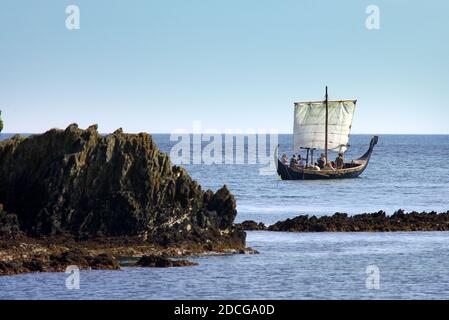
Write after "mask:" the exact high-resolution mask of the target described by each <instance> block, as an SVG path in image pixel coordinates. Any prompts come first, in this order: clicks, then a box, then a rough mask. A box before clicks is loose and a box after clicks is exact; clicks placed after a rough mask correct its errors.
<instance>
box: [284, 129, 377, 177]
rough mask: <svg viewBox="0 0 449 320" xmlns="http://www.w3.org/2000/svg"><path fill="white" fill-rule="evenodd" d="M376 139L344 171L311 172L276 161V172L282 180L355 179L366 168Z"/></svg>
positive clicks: (375, 137) (311, 170)
mask: <svg viewBox="0 0 449 320" xmlns="http://www.w3.org/2000/svg"><path fill="white" fill-rule="evenodd" d="M377 141H378V137H377V136H374V137H373V138H372V139H371V143H370V147H369V149H368V151H367V152H366V153H365V154H364V155H363V156H361V157H360V158H359V159H357V160H353V161H352V162H350V163H346V164H345V168H344V169H339V170H335V171H333V170H313V169H292V168H290V167H289V166H287V165H285V164H283V163H282V161H280V160H279V159H277V172H278V174H279V176H280V177H281V179H282V180H318V179H349V178H356V177H358V176H359V175H361V174H362V173H363V171H365V169H366V168H367V166H368V163H369V160H370V158H371V154H372V152H373V149H374V146H375V145H376V144H377Z"/></svg>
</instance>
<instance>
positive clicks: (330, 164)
mask: <svg viewBox="0 0 449 320" xmlns="http://www.w3.org/2000/svg"><path fill="white" fill-rule="evenodd" d="M323 170H332V171H335V167H334V165H333V163H332V161H328V162H327V163H326V164H325V165H324V167H323Z"/></svg>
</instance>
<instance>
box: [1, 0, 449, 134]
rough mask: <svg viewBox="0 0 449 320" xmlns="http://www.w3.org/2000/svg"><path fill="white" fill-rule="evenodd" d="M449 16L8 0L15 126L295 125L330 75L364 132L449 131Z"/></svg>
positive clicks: (235, 3) (394, 1) (295, 4)
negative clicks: (73, 24)
mask: <svg viewBox="0 0 449 320" xmlns="http://www.w3.org/2000/svg"><path fill="white" fill-rule="evenodd" d="M69 5H77V6H78V7H79V9H80V29H79V30H69V29H67V28H66V18H67V14H66V7H67V6H69ZM369 5H376V6H377V7H378V8H379V13H380V29H368V28H366V25H365V21H366V19H367V17H368V16H369V14H367V13H366V9H367V7H368V6H369ZM448 14H449V1H446V0H428V1H419V2H418V1H405V0H385V1H384V0H369V1H356V0H347V1H331V0H328V1H325V0H322V1H316V0H310V1H309V0H302V1H301V0H277V1H275V0H164V1H162V0H161V1H152V0H126V1H125V0H120V1H119V0H115V1H114V0H95V1H92V0H70V1H65V0H40V1H32V0H28V1H24V0H2V1H1V2H0V110H2V118H3V121H4V130H3V132H11V133H12V132H22V133H37V132H43V131H46V130H47V129H49V128H53V127H58V128H65V127H66V126H67V125H69V124H70V123H73V122H76V123H78V124H79V125H80V127H87V126H89V125H91V124H94V123H96V124H98V125H99V131H100V132H104V133H107V132H112V131H114V130H115V129H117V128H119V127H122V128H123V129H124V130H125V131H127V132H142V131H145V132H150V133H170V132H173V131H174V130H179V129H183V130H187V131H192V126H193V122H194V121H200V122H201V127H202V130H203V131H208V130H218V131H222V132H224V131H225V130H238V129H240V130H248V129H253V130H263V129H265V130H277V131H278V132H280V133H290V132H292V127H293V102H294V101H303V100H306V101H309V100H320V99H322V98H323V96H324V88H325V86H326V85H327V86H328V87H329V95H330V99H357V100H358V104H357V109H356V113H355V117H354V122H353V130H352V132H353V133H371V134H386V133H393V134H399V133H411V134H448V133H449V102H448V101H449V99H448V98H447V95H448V94H449V58H448V57H449V19H448Z"/></svg>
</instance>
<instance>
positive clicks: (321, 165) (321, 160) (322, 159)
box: [316, 153, 326, 169]
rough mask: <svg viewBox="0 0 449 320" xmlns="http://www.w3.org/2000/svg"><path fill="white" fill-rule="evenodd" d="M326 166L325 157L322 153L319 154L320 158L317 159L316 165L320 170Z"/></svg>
mask: <svg viewBox="0 0 449 320" xmlns="http://www.w3.org/2000/svg"><path fill="white" fill-rule="evenodd" d="M325 164H326V155H325V154H324V153H322V154H321V156H320V158H319V159H318V161H317V163H316V165H317V166H318V167H319V168H320V169H323V168H324V165H325Z"/></svg>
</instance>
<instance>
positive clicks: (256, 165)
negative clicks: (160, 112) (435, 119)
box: [0, 134, 449, 300]
mask: <svg viewBox="0 0 449 320" xmlns="http://www.w3.org/2000/svg"><path fill="white" fill-rule="evenodd" d="M9 136H10V135H7V134H2V135H1V139H5V138H8V137H9ZM190 137H191V139H190V142H189V143H188V144H186V145H190V147H191V149H192V150H194V149H195V141H197V140H198V139H195V138H194V137H193V136H190ZM153 138H154V139H155V141H156V142H157V144H158V146H159V148H160V149H161V150H163V151H165V152H168V153H173V150H174V149H173V148H174V147H176V146H179V144H180V143H181V141H180V140H179V139H180V138H179V137H178V138H177V139H178V140H177V139H176V137H171V136H170V135H168V134H155V135H153ZM171 138H173V141H172V139H171ZM263 138H265V137H258V139H261V140H260V141H262V139H263ZM370 139H371V136H370V135H352V136H351V140H350V147H349V149H348V151H347V152H346V154H345V158H346V159H356V158H358V157H360V156H361V155H362V154H363V153H364V152H365V151H366V150H367V148H368V146H369V142H370ZM204 140H207V141H209V140H208V137H207V139H204ZM222 140H223V141H222V143H223V148H222V150H221V151H222V153H225V152H226V147H224V144H225V140H226V137H223V139H222ZM237 140H238V139H235V141H236V144H237V145H238V142H237ZM256 140H257V139H256ZM238 141H241V143H242V144H243V148H241V150H243V152H244V153H245V156H244V158H243V159H244V160H245V161H243V163H238V164H237V163H233V162H238V161H231V162H232V163H222V162H226V161H225V160H224V159H225V154H222V155H223V161H218V160H217V161H215V163H212V164H210V162H211V161H210V159H209V158H208V157H207V154H209V155H211V154H212V155H215V153H214V152H215V151H213V152H212V153H210V148H209V149H207V145H209V146H210V143H209V142H204V141H203V142H202V143H201V142H200V144H201V148H199V150H200V153H201V150H202V151H204V150H206V151H207V154H206V153H204V154H205V157H204V159H203V158H202V157H201V159H200V160H199V163H198V161H195V159H196V160H198V157H197V158H195V156H194V155H193V151H190V152H192V153H191V154H190V157H187V158H190V160H189V159H187V158H184V163H183V164H182V166H184V167H185V168H186V169H187V171H188V172H189V173H190V175H191V176H192V177H193V178H194V179H196V180H197V181H198V182H199V183H200V184H201V186H202V187H203V189H212V190H214V191H215V190H217V189H219V188H220V187H222V186H223V185H224V184H226V185H227V187H228V188H229V189H230V191H231V192H232V193H233V194H234V195H235V197H236V200H237V210H238V214H237V217H236V222H241V221H244V220H255V221H257V222H263V223H265V224H267V225H270V224H272V223H274V222H276V221H279V220H284V219H287V218H291V217H295V216H298V215H305V214H307V215H315V216H321V215H330V214H333V213H335V212H345V213H348V214H350V215H353V214H359V213H366V212H377V211H380V210H383V211H385V212H386V213H387V214H392V213H394V212H395V211H396V210H398V209H404V210H406V211H436V212H446V211H448V210H449V161H448V160H449V135H380V136H379V143H378V145H377V146H376V147H375V149H374V152H373V155H372V158H371V161H370V163H369V166H368V168H367V169H366V171H365V172H364V173H363V174H362V175H361V176H360V177H359V178H355V179H346V180H329V181H326V180H316V181H282V180H280V179H279V178H278V176H277V175H276V174H275V172H271V173H270V170H264V169H267V168H269V166H270V165H269V164H267V163H265V162H264V161H265V160H266V159H269V158H270V157H272V155H271V152H272V151H273V148H272V146H271V145H270V144H269V143H268V142H267V144H266V145H264V144H260V146H261V148H260V149H261V150H258V149H259V148H254V147H253V146H252V145H251V141H254V139H252V138H249V139H244V138H243V139H240V140H238ZM275 143H277V144H278V145H279V146H278V150H279V151H278V152H279V154H282V153H286V154H288V155H291V154H292V151H291V149H292V135H289V134H282V135H279V136H278V137H277V141H276V142H275ZM196 147H198V146H196ZM236 148H237V147H235V146H234V148H233V149H232V150H233V151H236V150H237V149H236ZM262 149H263V150H262ZM217 150H219V149H217ZM263 151H265V154H263V153H264V152H263ZM254 153H257V154H254ZM186 154H187V153H186ZM217 154H219V151H217ZM173 155H174V157H176V154H173ZM177 155H179V153H177ZM302 155H303V156H305V152H304V151H303V152H302ZM332 156H335V155H334V154H333V155H332ZM215 159H219V157H215ZM252 159H256V162H254V161H251V160H252ZM259 159H260V161H259ZM262 160H263V161H262ZM448 244H449V232H395V233H383V232H379V233H365V232H360V233H327V232H324V233H287V232H265V231H250V232H247V245H248V246H250V247H252V248H254V249H256V250H258V251H259V254H256V255H231V256H207V257H191V258H190V260H191V261H196V262H198V263H199V266H195V267H185V268H172V269H144V268H132V267H126V268H123V269H122V270H120V271H81V272H80V286H79V289H73V288H71V287H70V286H67V285H66V284H67V283H66V282H67V279H68V277H69V276H70V275H68V274H65V273H31V274H22V275H17V276H7V277H0V299H193V300H195V299H449V273H448V272H447V270H449V245H448Z"/></svg>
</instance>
